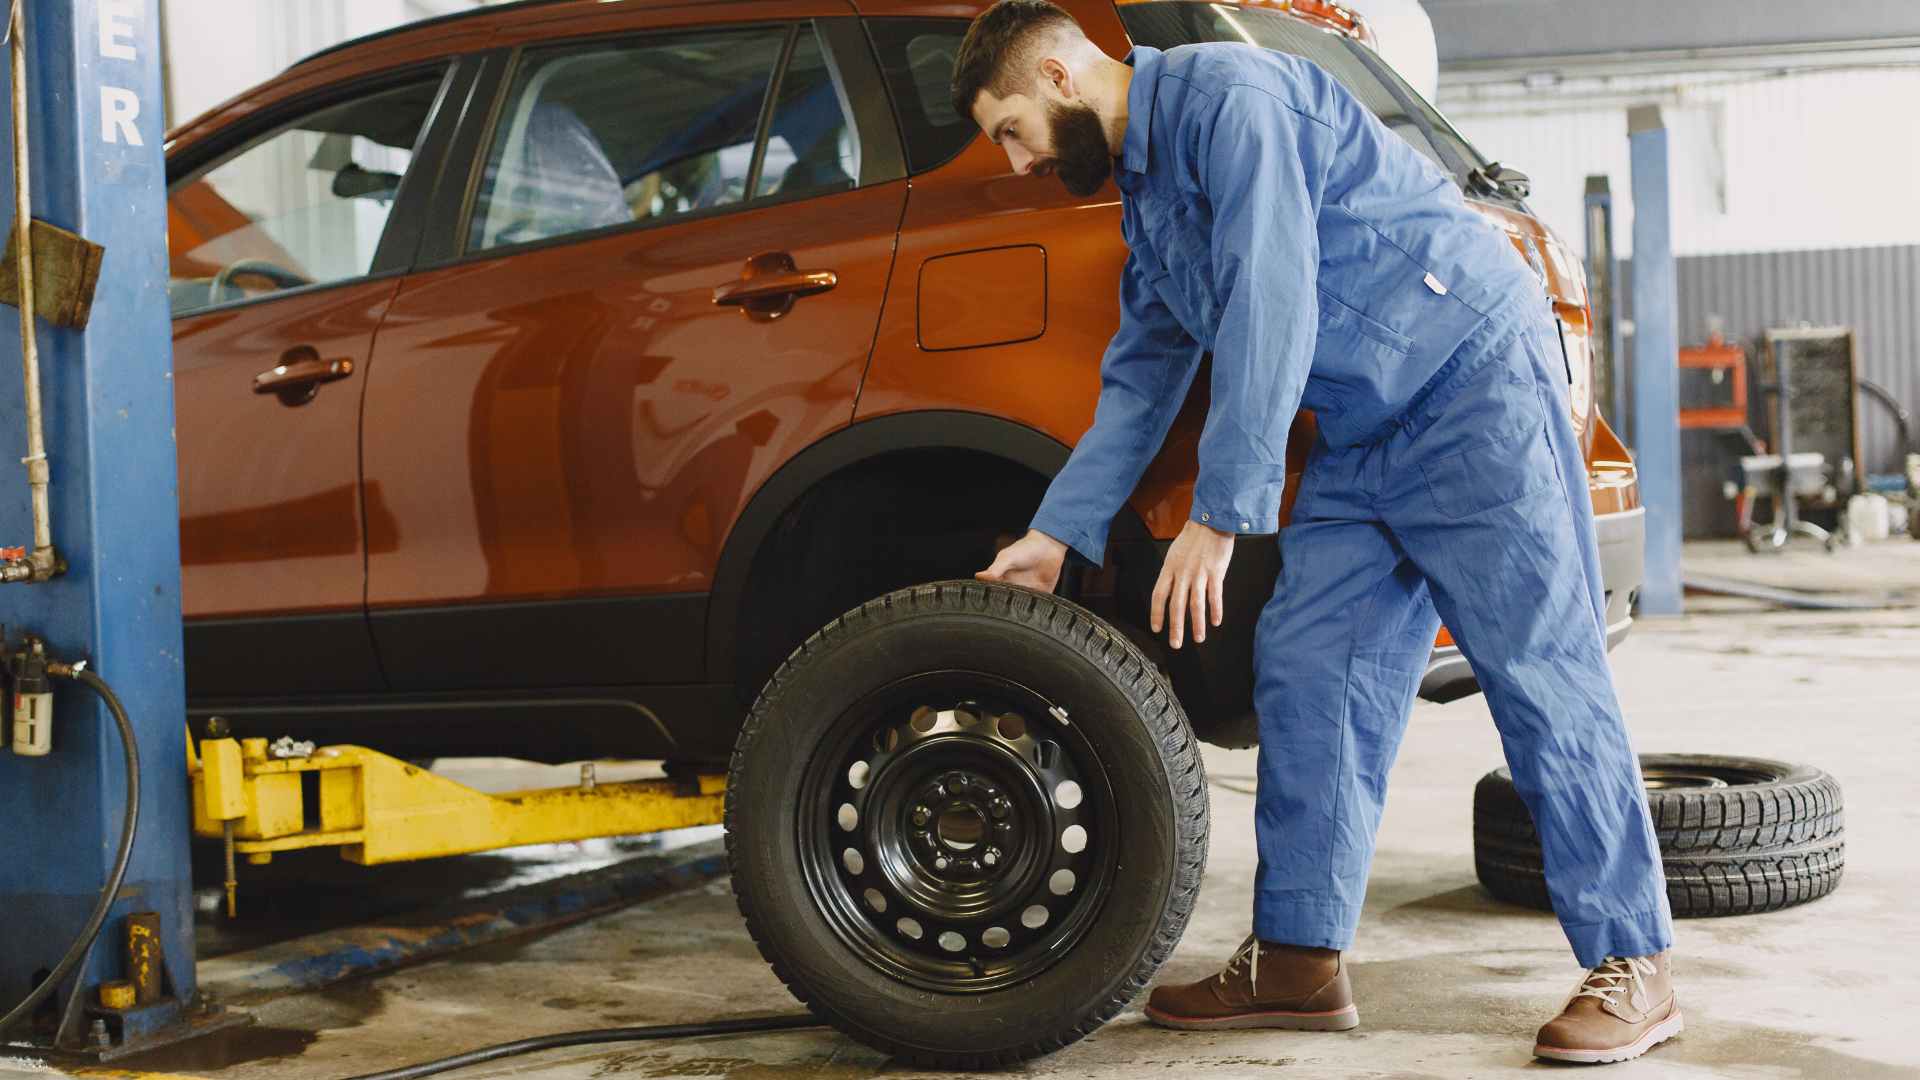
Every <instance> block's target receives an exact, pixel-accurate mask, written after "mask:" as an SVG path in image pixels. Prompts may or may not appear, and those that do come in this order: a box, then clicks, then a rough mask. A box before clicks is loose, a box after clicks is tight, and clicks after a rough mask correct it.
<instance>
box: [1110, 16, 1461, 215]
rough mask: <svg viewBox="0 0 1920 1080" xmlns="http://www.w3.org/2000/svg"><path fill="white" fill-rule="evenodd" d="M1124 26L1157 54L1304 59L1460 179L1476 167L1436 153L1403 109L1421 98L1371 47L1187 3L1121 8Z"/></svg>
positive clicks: (1299, 25)
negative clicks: (1246, 48)
mask: <svg viewBox="0 0 1920 1080" xmlns="http://www.w3.org/2000/svg"><path fill="white" fill-rule="evenodd" d="M1120 21H1121V22H1122V23H1123V24H1124V25H1125V26H1126V28H1127V35H1128V36H1129V37H1131V38H1132V39H1133V40H1134V43H1135V44H1139V45H1148V46H1151V47H1153V48H1156V49H1171V48H1173V47H1174V46H1176V45H1192V44H1194V43H1196V42H1202V41H1244V42H1247V43H1249V44H1253V45H1258V46H1260V47H1262V48H1266V49H1274V50H1277V51H1279V52H1285V53H1291V54H1293V55H1294V56H1299V57H1304V58H1305V59H1308V60H1311V61H1313V62H1314V63H1316V64H1318V65H1320V66H1321V67H1322V68H1325V69H1326V71H1327V73H1328V74H1330V75H1332V76H1333V77H1334V78H1336V79H1339V80H1340V82H1341V83H1342V84H1343V85H1344V86H1346V88H1347V89H1348V90H1350V91H1352V92H1353V95H1354V96H1355V97H1357V98H1359V99H1360V102H1361V104H1363V105H1365V106H1366V107H1367V108H1368V110H1370V111H1371V112H1372V113H1373V115H1375V116H1377V117H1379V118H1380V122H1381V123H1384V124H1386V125H1387V127H1388V128H1390V129H1392V131H1393V133H1394V134H1396V135H1398V136H1400V137H1401V138H1402V139H1405V140H1406V141H1407V143H1408V144H1409V145H1411V146H1412V147H1413V148H1414V149H1415V150H1418V151H1420V152H1421V153H1422V154H1425V155H1426V156H1427V159H1428V160H1430V161H1432V162H1433V163H1434V164H1435V165H1438V166H1440V168H1441V169H1443V170H1445V171H1446V172H1448V173H1451V174H1453V175H1454V176H1455V178H1456V179H1461V180H1464V176H1463V175H1462V174H1463V171H1464V169H1465V168H1471V167H1472V166H1473V165H1474V164H1476V162H1474V161H1472V160H1468V161H1467V162H1466V163H1465V165H1464V166H1463V165H1462V164H1460V163H1459V162H1456V161H1453V160H1449V159H1448V158H1447V157H1445V156H1443V155H1442V154H1441V153H1440V151H1439V150H1438V149H1437V148H1435V146H1434V143H1433V140H1432V139H1431V138H1430V137H1429V132H1428V129H1427V127H1426V125H1424V124H1423V123H1421V121H1420V120H1419V119H1417V118H1416V117H1415V116H1414V115H1413V114H1412V113H1411V112H1410V111H1409V106H1408V105H1406V104H1404V103H1405V102H1407V101H1418V100H1419V98H1418V96H1417V95H1415V94H1414V93H1413V91H1412V90H1411V89H1406V88H1405V84H1404V83H1401V84H1399V85H1400V89H1401V90H1402V91H1403V92H1402V93H1396V91H1395V88H1394V87H1393V86H1390V85H1389V83H1388V82H1387V79H1389V78H1392V79H1394V80H1395V81H1396V82H1397V81H1398V79H1397V77H1396V76H1394V75H1393V74H1392V72H1391V70H1390V69H1388V68H1387V66H1386V65H1385V64H1373V63H1369V62H1368V60H1367V58H1366V57H1363V56H1362V55H1361V54H1362V53H1363V52H1365V51H1366V46H1364V45H1360V44H1358V43H1356V42H1354V41H1352V40H1351V39H1349V38H1347V37H1345V36H1343V35H1341V34H1336V33H1334V32H1333V31H1331V30H1322V29H1320V28H1319V27H1316V26H1313V25H1311V24H1309V23H1306V22H1304V21H1302V20H1300V19H1296V18H1294V17H1293V16H1291V15H1287V14H1283V13H1281V12H1275V11H1260V10H1257V9H1252V8H1242V7H1236V6H1234V5H1230V4H1196V3H1188V2H1184V0H1173V2H1167V3H1148V4H1127V5H1124V6H1122V7H1121V8H1120ZM1429 111H1430V110H1429ZM1456 138H1457V136H1456Z"/></svg>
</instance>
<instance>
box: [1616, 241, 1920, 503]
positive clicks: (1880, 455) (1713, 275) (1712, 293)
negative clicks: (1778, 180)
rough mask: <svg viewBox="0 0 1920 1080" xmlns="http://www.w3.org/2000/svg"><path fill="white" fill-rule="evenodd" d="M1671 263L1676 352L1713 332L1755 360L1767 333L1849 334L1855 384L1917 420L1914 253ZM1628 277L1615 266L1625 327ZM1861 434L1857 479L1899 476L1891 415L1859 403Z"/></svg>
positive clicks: (1919, 388) (1919, 359)
mask: <svg viewBox="0 0 1920 1080" xmlns="http://www.w3.org/2000/svg"><path fill="white" fill-rule="evenodd" d="M1678 263H1679V266H1678V286H1677V287H1678V291H1679V300H1680V341H1681V343H1682V344H1697V343H1700V342H1704V341H1705V340H1706V339H1707V336H1708V334H1709V333H1711V332H1712V330H1713V329H1714V328H1715V326H1718V327H1719V328H1720V331H1721V333H1722V335H1723V336H1725V337H1726V338H1727V339H1728V340H1729V341H1740V342H1745V343H1747V344H1748V345H1750V346H1752V347H1754V348H1755V349H1756V350H1757V349H1758V347H1759V345H1760V343H1761V341H1762V337H1761V335H1762V334H1764V333H1765V332H1766V330H1767V329H1768V328H1769V327H1775V326H1792V325H1794V324H1796V323H1801V322H1806V323H1811V324H1814V325H1816V326H1831V325H1838V326H1851V327H1852V328H1853V330H1854V335H1855V338H1854V340H1855V343H1856V348H1857V349H1858V352H1859V360H1860V375H1861V377H1862V378H1865V379H1871V380H1873V381H1874V382H1877V383H1879V384H1880V385H1881V386H1884V387H1886V388H1887V389H1888V390H1889V391H1891V392H1892V393H1893V394H1894V396H1895V397H1896V398H1898V399H1899V400H1900V402H1901V403H1902V404H1904V405H1905V406H1906V407H1907V409H1908V410H1909V411H1910V412H1913V413H1915V414H1920V245H1912V244H1907V245H1898V246H1891V245H1890V246H1886V247H1865V248H1838V249H1829V250H1824V251H1776V252H1762V253H1757V254H1746V255H1696V256H1686V257H1682V258H1680V259H1679V260H1678ZM1632 271H1633V268H1632V264H1631V263H1627V264H1625V265H1623V266H1622V273H1621V296H1620V301H1621V302H1620V307H1621V309H1622V311H1623V313H1625V314H1626V315H1627V317H1631V314H1630V313H1631V308H1632V296H1633V292H1632V287H1631V281H1632ZM1715 320H1718V322H1717V323H1716V322H1715ZM1755 355H1757V352H1756V354H1755ZM1860 425H1861V453H1862V455H1864V456H1865V458H1866V461H1865V462H1864V463H1863V465H1864V468H1865V470H1866V471H1869V472H1888V471H1897V468H1896V465H1897V462H1898V461H1899V455H1900V454H1901V453H1902V452H1903V451H1902V448H1901V447H1900V446H1899V445H1898V443H1899V439H1898V429H1897V428H1896V426H1895V424H1894V420H1893V416H1892V414H1891V413H1890V412H1889V411H1888V410H1887V409H1886V407H1885V406H1883V405H1881V404H1880V403H1879V402H1877V401H1875V400H1873V399H1872V398H1870V397H1868V396H1866V395H1861V396H1860ZM1916 434H1917V435H1920V433H1916Z"/></svg>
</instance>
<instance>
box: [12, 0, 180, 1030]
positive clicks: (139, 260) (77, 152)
mask: <svg viewBox="0 0 1920 1080" xmlns="http://www.w3.org/2000/svg"><path fill="white" fill-rule="evenodd" d="M6 7H7V5H6V4H4V3H0V17H4V12H5V10H6ZM25 9H26V10H25V38H24V40H25V48H26V56H27V62H26V74H27V82H28V87H27V93H28V97H27V115H28V117H29V125H30V127H29V135H28V137H29V139H30V140H31V149H30V155H29V164H30V166H31V183H30V186H31V191H32V197H33V216H34V217H35V218H38V219H40V220H43V221H46V222H48V223H50V224H53V225H57V226H59V227H61V228H64V229H68V230H70V231H72V232H75V233H78V234H80V235H81V236H82V237H85V238H86V239H88V240H91V241H93V242H95V243H98V244H101V245H104V246H105V248H106V253H105V257H104V261H103V262H102V264H101V269H100V277H99V284H98V287H97V289H96V291H95V293H94V300H93V309H92V317H91V320H90V321H89V322H88V323H87V324H86V326H85V327H84V328H83V329H78V330H75V329H60V328H56V327H53V326H51V325H50V324H48V323H47V322H45V321H44V320H43V321H41V322H39V324H38V326H39V342H40V349H39V353H40V371H41V386H42V396H43V400H44V403H45V427H46V433H47V457H48V460H49V462H50V463H51V472H52V484H51V488H50V495H51V500H52V503H51V510H52V514H51V520H52V529H53V535H52V539H53V545H54V548H55V550H56V551H58V553H59V554H60V556H61V557H62V558H63V559H64V560H65V561H66V563H67V566H68V569H67V572H66V573H65V574H64V575H61V576H58V577H55V578H53V579H52V580H51V581H48V582H45V583H43V584H7V585H0V623H4V624H5V625H6V628H7V631H8V633H9V634H10V635H14V636H17V635H18V634H20V633H21V632H22V631H29V632H32V633H34V634H37V635H39V636H41V637H43V638H45V640H46V642H47V650H48V652H49V653H50V654H51V655H53V656H56V657H58V658H60V659H64V660H81V659H85V660H87V661H88V662H89V667H90V668H91V669H92V670H94V671H96V672H97V673H98V674H99V675H100V676H101V677H103V678H104V679H106V680H107V681H108V682H109V683H110V684H111V685H112V686H113V688H114V689H115V690H116V691H117V692H118V693H119V695H120V697H121V699H122V700H123V701H124V702H125V705H126V709H127V712H128V713H129V714H130V715H131V718H132V721H133V726H134V728H135V730H136V733H137V735H138V738H137V743H138V746H139V751H140V759H141V764H142V769H141V795H142V797H141V805H140V824H139V831H138V844H137V846H136V847H135V850H134V854H133V859H132V863H131V865H130V867H129V869H128V872H127V876H126V881H125V884H124V885H123V887H122V889H121V892H120V895H119V898H118V900H117V901H116V902H115V904H114V906H113V908H112V911H111V914H110V915H109V917H108V921H107V923H106V924H105V927H104V928H103V929H102V931H101V934H100V936H99V938H98V940H97V942H96V944H95V946H94V948H93V951H92V953H91V955H90V956H89V958H88V960H87V962H86V963H85V965H84V966H83V967H82V968H81V969H80V973H79V979H80V985H81V986H82V988H83V989H82V992H83V994H85V995H87V998H86V999H84V1000H88V1001H89V1003H91V1000H90V999H91V998H92V995H93V994H94V993H95V988H96V987H97V986H98V984H99V983H100V982H101V981H102V980H109V979H111V980H121V979H128V978H131V977H132V976H131V974H130V973H129V972H128V971H127V963H126V945H125V942H126V934H127V929H126V927H127V916H128V915H129V914H130V913H135V912H155V913H157V914H158V915H159V922H160V941H161V944H162V947H163V949H164V951H165V961H166V963H165V968H164V970H165V976H166V985H165V997H163V999H162V1000H161V1001H160V1002H158V1003H157V1004H155V1005H153V1006H148V1007H143V1008H137V1009H134V1010H131V1011H129V1012H128V1013H126V1014H125V1015H123V1016H118V1017H116V1018H115V1026H116V1027H118V1028H121V1029H123V1032H124V1036H123V1037H126V1038H127V1040H128V1041H131V1042H151V1041H164V1040H165V1039H166V1038H168V1037H170V1036H171V1035H175V1034H179V1033H182V1032H184V1031H185V1030H186V1029H187V1027H188V1025H187V1023H186V1019H187V1008H186V1007H187V1006H188V1004H189V1003H191V1002H192V1001H193V999H194V996H195V990H196V988H195V981H194V964H193V940H194V939H193V908H192V888H191V875H190V871H189V868H188V858H187V838H188V833H189V829H190V820H189V814H188V785H187V773H186V765H185V752H186V751H185V743H184V738H185V735H184V730H183V728H184V723H185V703H184V702H185V696H184V681H183V674H182V664H181V623H180V554H179V517H178V514H179V510H178V498H177V493H176V490H175V485H176V473H175V464H174V462H175V456H174V441H173V382H172V346H171V342H170V326H169V316H168V305H167V253H166V245H167V235H166V202H165V199H166V176H165V174H166V167H165V160H164V156H163V151H162V145H161V144H162V121H161V115H162V111H163V110H162V104H163V103H162V99H161V83H160V63H161V57H160V47H159V41H160V35H159V12H158V5H157V0H25ZM0 63H6V64H7V66H8V67H9V69H10V66H11V65H10V63H9V62H7V61H6V60H5V57H4V56H3V55H0ZM10 76H11V72H10V70H9V77H10ZM3 123H4V121H0V124H3ZM0 143H5V145H3V146H0V155H3V156H4V157H5V158H6V159H7V163H6V165H5V166H4V167H0V184H6V183H7V182H8V177H9V176H10V175H11V169H12V160H11V158H12V153H11V149H10V147H11V143H10V141H8V140H4V139H0ZM0 205H3V206H5V207H7V208H8V209H9V210H10V209H11V206H12V195H11V187H9V190H8V194H7V196H6V198H5V199H4V200H3V201H0ZM4 217H5V218H7V219H11V217H12V214H11V213H10V212H9V213H5V214H4ZM16 317H17V309H16V308H14V307H12V306H5V307H0V351H4V352H6V353H8V354H10V355H12V356H14V357H16V358H17V357H18V356H19V352H18V349H19V346H18V345H17V344H7V343H17V342H18V341H19V334H18V324H17V323H16V322H15V321H14V320H15V318H16ZM0 370H10V371H11V372H12V374H5V375H0V440H4V442H0V460H4V461H6V464H5V465H4V466H0V544H5V545H28V546H31V543H32V537H33V533H32V530H31V527H30V524H29V510H28V499H27V485H26V478H25V475H24V471H22V470H19V469H17V468H15V467H13V466H12V461H11V460H8V459H17V458H18V456H19V453H22V452H24V447H25V446H26V436H25V431H26V424H25V419H24V405H23V401H24V395H23V392H22V380H21V378H20V375H19V372H20V366H19V365H18V363H14V364H13V365H12V366H11V367H10V368H6V369H0ZM16 447H17V448H21V450H19V451H18V452H16V450H15V448H16ZM54 717H55V719H54V722H53V725H52V728H53V736H52V738H53V749H52V752H51V753H50V754H49V755H47V756H45V757H23V756H20V755H18V754H15V753H13V752H11V748H9V750H8V751H5V752H0V912H3V913H4V914H3V915H0V1012H3V1011H5V1010H7V1009H10V1008H12V1007H13V1006H14V1005H15V1004H16V1003H18V1002H19V1001H20V1000H21V999H22V998H24V997H25V996H26V995H27V993H28V991H29V990H30V989H31V988H32V986H33V979H34V975H35V973H36V972H37V971H40V970H42V969H45V968H48V967H51V966H52V965H53V963H54V962H55V961H56V960H57V959H58V958H59V957H60V955H61V954H62V952H63V951H64V950H65V949H66V947H67V945H68V944H69V943H70V942H71V941H72V940H73V938H74V937H75V935H76V934H77V933H78V932H79V931H80V929H81V927H82V923H83V920H85V918H86V917H87V914H88V913H89V911H90V910H91V908H92V906H93V904H94V903H95V901H96V899H97V898H98V896H99V894H100V890H101V888H102V887H103V885H104V883H105V881H106V879H107V876H108V873H109V871H110V869H111V867H112V864H113V857H114V848H115V844H116V842H117V840H118V837H119V832H120V827H121V814H122V812H123V808H124V794H125V777H124V766H123V764H122V760H121V751H120V744H119V740H118V737H117V736H116V734H115V730H114V726H113V724H112V721H111V717H110V715H109V713H108V712H107V711H106V710H105V708H104V707H103V706H102V705H101V703H100V701H99V700H98V699H96V698H95V697H94V696H93V695H92V694H91V693H89V692H88V691H87V690H86V689H85V688H83V687H80V686H76V685H74V684H72V683H70V682H66V681H64V680H60V681H57V682H56V690H55V712H54ZM65 990H66V987H62V988H61V992H60V994H59V995H58V996H57V998H56V1000H59V1001H64V1000H65ZM88 1026H89V1025H88V1023H87V1021H84V1020H83V1022H82V1031H83V1033H84V1032H85V1030H86V1028H87V1027H88ZM30 1034H31V1027H30V1026H28V1025H22V1027H20V1028H16V1029H15V1030H14V1031H12V1032H10V1033H7V1034H6V1035H5V1036H0V1043H3V1042H14V1041H22V1040H24V1039H26V1038H27V1037H28V1036H29V1035H30Z"/></svg>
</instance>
